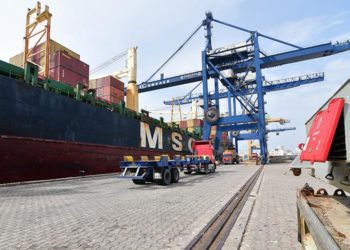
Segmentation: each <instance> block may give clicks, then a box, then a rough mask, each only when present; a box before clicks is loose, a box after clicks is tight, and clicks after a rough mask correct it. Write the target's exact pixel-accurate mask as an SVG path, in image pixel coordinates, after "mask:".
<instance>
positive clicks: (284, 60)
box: [138, 12, 350, 163]
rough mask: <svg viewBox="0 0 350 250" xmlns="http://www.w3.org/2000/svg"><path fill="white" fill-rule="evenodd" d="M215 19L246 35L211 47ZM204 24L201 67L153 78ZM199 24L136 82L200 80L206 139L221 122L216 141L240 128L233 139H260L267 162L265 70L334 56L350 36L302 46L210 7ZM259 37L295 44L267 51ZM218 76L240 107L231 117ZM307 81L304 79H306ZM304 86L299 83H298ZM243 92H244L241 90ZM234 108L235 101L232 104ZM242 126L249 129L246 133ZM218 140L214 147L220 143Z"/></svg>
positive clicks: (148, 87)
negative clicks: (220, 16) (225, 18)
mask: <svg viewBox="0 0 350 250" xmlns="http://www.w3.org/2000/svg"><path fill="white" fill-rule="evenodd" d="M213 22H216V23H219V24H222V25H225V26H228V27H230V28H233V29H236V30H239V31H242V32H245V33H248V34H249V37H248V39H247V40H246V41H245V42H243V43H240V44H234V45H229V46H225V47H222V48H218V49H213V48H212V41H211V38H212V27H213V26H212V23H213ZM201 26H203V27H204V28H205V30H206V45H205V48H204V50H203V51H202V70H200V71H195V72H192V73H187V74H182V75H178V76H174V77H169V78H165V77H164V75H163V74H161V77H160V79H159V80H154V81H150V79H152V77H153V76H154V75H155V74H156V73H157V72H159V71H160V69H161V68H162V67H163V66H164V65H165V64H166V63H167V62H168V61H169V60H170V59H171V58H172V57H173V56H174V54H176V53H177V52H178V51H179V50H180V49H181V48H183V47H184V45H185V44H186V43H187V42H188V41H189V40H190V39H191V38H192V37H193V35H194V34H195V33H196V32H197V31H198V30H199V29H200V27H201ZM200 27H198V28H196V30H195V31H194V32H193V33H192V34H191V36H190V37H189V38H188V39H187V40H186V41H185V43H184V44H182V45H181V46H180V48H179V49H178V50H177V51H175V53H173V54H172V55H171V57H170V58H169V59H168V60H167V61H166V62H165V63H164V64H163V65H162V66H161V67H160V68H158V69H157V71H156V72H155V73H154V74H153V75H152V76H151V77H150V78H149V79H148V80H147V81H146V82H143V83H141V84H139V85H138V90H139V93H143V92H147V91H153V90H158V89H162V88H167V87H174V86H178V85H182V84H187V83H193V82H198V81H202V87H203V91H202V93H203V97H202V98H203V103H204V105H203V108H204V112H205V114H206V119H205V121H204V131H203V132H204V135H203V139H208V138H209V135H210V128H211V126H213V125H215V126H217V132H216V142H217V141H219V140H220V138H221V133H222V131H235V130H236V131H237V130H238V131H240V133H238V134H237V136H235V140H236V142H237V140H259V142H260V150H261V152H260V154H261V157H262V163H266V162H267V142H266V134H267V132H268V131H267V129H266V121H265V101H264V95H265V93H266V92H267V89H266V88H267V87H268V86H266V84H264V78H263V75H262V70H263V69H267V68H271V67H276V66H281V65H285V64H290V63H295V62H300V61H305V60H310V59H315V58H319V57H324V56H329V55H334V54H337V53H341V52H345V51H347V50H350V41H346V42H343V43H334V44H333V43H325V44H320V45H316V46H311V47H304V48H303V47H300V46H297V45H294V44H291V43H289V42H285V41H282V40H279V39H276V38H273V37H270V36H267V35H264V34H262V33H260V32H258V31H252V30H248V29H245V28H242V27H239V26H236V25H232V24H229V23H226V22H222V21H220V20H217V19H215V18H214V17H213V15H212V14H211V13H210V12H208V13H206V19H205V20H204V21H203V22H202V23H201V25H200ZM260 38H265V39H268V40H271V41H273V42H277V43H280V44H283V45H286V46H289V47H291V48H292V50H290V51H286V52H283V53H278V54H272V55H268V54H266V53H265V52H264V51H262V50H261V48H260V45H259V40H260ZM251 73H253V74H255V77H254V78H255V81H250V80H246V78H247V75H248V74H251ZM209 79H214V87H215V91H214V93H213V94H212V97H211V98H213V99H214V100H215V108H213V107H209V101H210V95H209V92H208V84H209ZM219 81H220V82H221V84H222V85H223V86H224V87H225V88H226V89H227V96H228V100H229V101H231V97H232V98H234V100H235V101H237V102H238V103H239V104H240V105H241V107H242V110H243V112H242V114H237V113H235V112H233V113H232V110H231V109H229V116H228V117H220V116H219V114H220V107H219V98H220V92H219ZM306 83H308V81H305V82H304V84H306ZM289 84H290V83H289V82H285V83H279V84H276V86H278V87H276V86H274V87H270V88H272V89H274V90H282V89H286V88H289V87H288V85H289ZM300 85H301V84H300ZM243 93H244V94H243ZM245 93H246V94H245ZM230 107H231V104H230ZM242 131H248V132H246V133H242ZM217 146H218V145H217V143H216V145H215V147H217Z"/></svg>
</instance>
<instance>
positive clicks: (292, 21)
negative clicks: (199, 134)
mask: <svg viewBox="0 0 350 250" xmlns="http://www.w3.org/2000/svg"><path fill="white" fill-rule="evenodd" d="M35 4H36V1H31V0H4V1H2V10H3V11H2V14H1V15H0V21H1V23H3V24H6V25H2V36H1V37H2V39H0V48H1V50H0V60H4V61H8V58H9V57H11V56H13V55H15V54H17V53H19V52H20V51H21V50H23V46H24V43H23V36H24V25H25V15H26V10H27V8H32V7H34V6H35ZM42 4H43V5H45V4H47V5H49V6H50V11H51V13H52V14H53V16H52V26H51V37H52V38H53V39H54V40H56V41H58V42H60V43H62V44H63V45H65V46H66V47H68V48H70V49H72V50H74V51H75V52H77V53H79V54H80V55H81V59H82V60H83V61H84V62H86V63H88V64H89V65H90V67H91V68H93V67H94V66H96V65H99V64H100V63H103V62H105V61H106V60H108V59H110V58H111V57H113V56H114V55H117V54H119V53H120V52H121V51H124V50H125V49H127V48H129V47H132V46H138V82H142V81H145V80H146V79H147V78H148V77H149V76H151V75H152V74H153V73H154V72H155V70H156V69H157V68H158V67H159V66H160V65H161V64H162V63H163V62H164V61H165V60H166V59H167V58H168V57H169V56H170V55H171V54H172V53H173V52H174V51H175V50H176V49H177V48H178V47H179V46H180V44H181V43H182V42H184V41H185V39H186V38H187V37H188V36H189V35H190V34H191V33H192V32H193V31H194V30H195V28H196V27H197V26H198V25H199V24H200V23H201V22H202V20H203V19H204V17H205V12H206V11H211V12H212V13H213V16H214V17H215V18H216V19H219V20H221V21H225V22H228V23H231V24H234V25H238V26H241V27H244V28H247V29H249V30H258V31H259V32H260V33H263V34H266V35H269V36H273V37H276V38H278V39H281V40H284V41H288V42H291V43H294V44H297V45H299V46H312V45H317V44H322V43H326V42H329V41H333V42H334V41H344V40H347V39H350V29H349V27H350V2H349V1H347V0H337V1H332V3H330V1H326V0H318V1H316V0H309V1H302V0H294V1H278V0H265V1H259V0H249V1H248V0H216V1H210V0H191V1H188V0H176V1H165V0H163V1H162V0H138V1H136V0H128V1H119V0H114V1H112V0H105V1H103V0H101V1H98V2H97V1H86V0H85V1H83V0H75V1H69V0H60V1H54V0H47V1H42ZM204 34H205V31H204V29H201V30H200V31H199V32H198V33H197V34H196V36H195V37H194V38H193V39H192V40H191V41H190V43H189V44H188V45H187V46H186V47H185V48H184V49H183V50H182V51H181V52H180V53H179V54H178V55H177V56H176V57H175V58H174V59H173V60H172V61H171V62H170V63H169V64H168V65H167V66H166V67H165V68H164V69H163V70H162V71H161V72H163V73H164V74H165V76H173V75H177V74H182V73H185V72H191V71H195V70H200V69H201V51H202V50H203V48H204V43H205V38H204ZM247 38H248V34H246V33H243V32H238V31H236V30H233V29H231V28H227V27H224V26H222V25H220V24H216V23H214V26H213V47H214V48H215V47H222V46H225V45H228V44H233V43H239V42H241V41H243V40H245V39H247ZM260 44H261V47H262V49H263V50H264V51H266V52H267V53H269V54H271V53H276V52H282V51H288V50H291V49H292V48H290V47H286V46H281V45H280V44H277V43H275V42H272V41H269V40H261V42H260ZM124 66H125V61H120V62H118V63H116V64H113V65H111V66H110V67H108V68H106V69H104V70H103V71H101V72H99V74H106V73H111V72H115V71H118V70H121V69H122V68H123V67H124ZM317 72H324V73H325V81H323V82H321V83H314V84H310V85H305V86H302V87H298V88H294V89H289V90H284V91H278V92H272V93H268V94H266V96H265V101H266V106H265V110H266V112H267V113H268V114H269V115H270V116H271V117H282V118H286V119H290V120H291V123H290V124H287V125H286V126H288V127H292V126H293V127H296V130H295V131H288V132H281V133H279V135H276V134H273V133H271V134H269V140H268V146H269V149H270V150H272V149H273V148H275V147H277V146H279V145H284V146H285V147H286V148H288V149H294V148H295V147H296V146H297V145H298V144H299V143H301V142H304V140H305V138H306V131H305V122H306V121H307V120H308V119H309V118H310V117H311V116H312V115H313V114H314V113H315V112H316V111H317V110H318V108H319V107H320V106H321V105H322V104H323V103H324V102H325V101H326V100H327V99H328V98H329V97H330V96H331V95H332V94H333V93H334V92H335V91H336V90H337V89H338V88H339V86H340V85H341V84H343V83H344V82H345V81H346V80H347V79H348V78H349V77H350V52H346V53H341V54H337V55H334V56H329V57H324V58H320V59H315V60H310V61H305V62H301V63H295V64H290V65H286V66H281V67H276V68H272V69H267V70H263V75H264V76H265V78H266V79H268V80H277V79H282V78H287V77H293V76H299V75H304V74H310V73H317ZM157 78H158V76H156V77H155V78H154V79H157ZM212 84H213V83H212V82H211V83H210V88H212ZM195 85H196V84H195V83H194V84H188V85H182V86H177V87H173V88H167V89H163V90H159V91H152V92H147V93H143V94H141V95H140V106H141V107H142V108H145V109H148V110H163V111H164V110H170V108H171V107H169V106H164V105H163V101H164V100H171V99H172V97H176V96H181V95H185V94H187V93H188V92H189V91H190V90H191V89H192V88H193V87H194V86H195ZM198 91H199V92H200V88H199V89H198ZM196 92H197V91H196ZM221 107H222V108H221V111H223V112H224V111H225V110H227V104H226V102H225V101H224V100H222V101H221ZM189 108H190V107H189V106H188V105H187V106H183V107H182V111H183V112H186V111H188V110H189ZM155 116H156V114H155ZM166 118H168V119H170V118H169V117H166ZM174 119H178V117H174ZM277 127H280V125H276V124H273V125H269V128H277ZM242 143H243V142H242ZM242 143H241V144H242ZM243 147H244V146H243Z"/></svg>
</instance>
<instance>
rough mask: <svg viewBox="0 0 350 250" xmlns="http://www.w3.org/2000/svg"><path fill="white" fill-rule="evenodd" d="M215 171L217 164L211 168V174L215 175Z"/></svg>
mask: <svg viewBox="0 0 350 250" xmlns="http://www.w3.org/2000/svg"><path fill="white" fill-rule="evenodd" d="M215 170H216V164H215V163H214V164H213V167H212V168H211V172H212V173H215Z"/></svg>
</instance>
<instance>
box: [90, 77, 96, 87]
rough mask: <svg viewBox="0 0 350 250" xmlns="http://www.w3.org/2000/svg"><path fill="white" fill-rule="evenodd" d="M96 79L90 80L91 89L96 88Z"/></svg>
mask: <svg viewBox="0 0 350 250" xmlns="http://www.w3.org/2000/svg"><path fill="white" fill-rule="evenodd" d="M96 81H97V80H96V79H92V80H89V89H96Z"/></svg>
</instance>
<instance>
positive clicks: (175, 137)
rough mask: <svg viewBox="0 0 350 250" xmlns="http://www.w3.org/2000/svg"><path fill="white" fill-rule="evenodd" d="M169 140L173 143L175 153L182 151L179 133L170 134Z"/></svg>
mask: <svg viewBox="0 0 350 250" xmlns="http://www.w3.org/2000/svg"><path fill="white" fill-rule="evenodd" d="M171 140H172V142H173V144H172V146H173V149H174V150H175V151H182V149H183V146H182V135H181V134H179V133H175V132H174V133H172V134H171Z"/></svg>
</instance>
